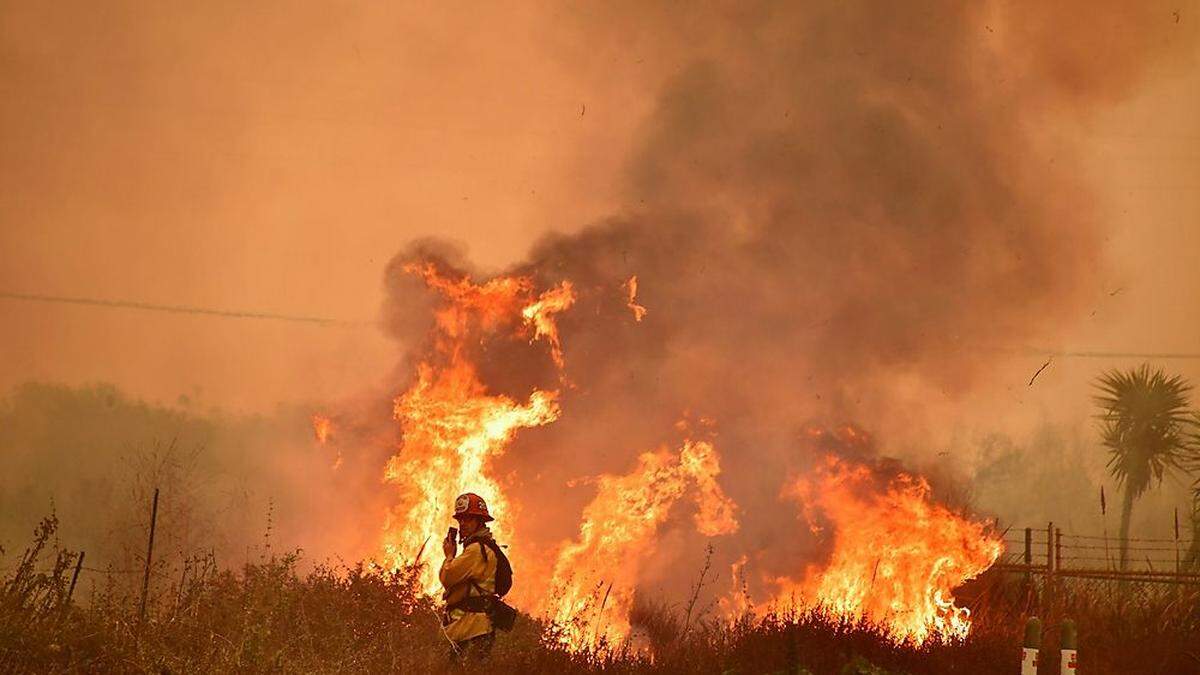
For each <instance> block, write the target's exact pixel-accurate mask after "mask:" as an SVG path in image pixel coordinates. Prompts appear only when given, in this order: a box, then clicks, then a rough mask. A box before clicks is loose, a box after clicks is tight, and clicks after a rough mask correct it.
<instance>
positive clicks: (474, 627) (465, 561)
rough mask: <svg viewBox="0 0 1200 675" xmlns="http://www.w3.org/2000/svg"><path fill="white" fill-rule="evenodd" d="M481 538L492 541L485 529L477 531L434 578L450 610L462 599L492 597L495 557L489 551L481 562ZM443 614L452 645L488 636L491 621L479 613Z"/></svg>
mask: <svg viewBox="0 0 1200 675" xmlns="http://www.w3.org/2000/svg"><path fill="white" fill-rule="evenodd" d="M484 538H486V539H491V538H492V533H491V532H489V531H488V529H487V528H486V527H482V528H480V529H479V531H477V532H476V533H475V534H474V535H472V536H471V538H470V539H468V540H467V541H466V542H465V543H464V544H463V550H462V552H460V553H459V554H458V555H457V556H455V557H453V558H447V559H446V562H444V563H442V569H441V571H440V572H439V573H438V578H439V579H441V581H442V586H443V587H444V588H445V589H446V592H445V593H444V594H443V595H442V599H443V600H445V601H446V606H447V607H452V606H454V605H455V604H456V603H458V602H461V601H462V600H463V599H464V598H468V597H476V596H484V595H493V594H495V592H496V564H497V563H496V556H495V555H493V554H492V553H491V551H489V552H488V554H487V557H486V559H485V557H484V554H483V551H482V550H481V549H482V548H483V544H481V543H479V540H480V539H484ZM477 586H478V588H476V587H477ZM480 589H482V592H481V590H480ZM446 614H447V623H446V636H447V637H449V638H450V639H451V640H454V641H455V642H461V641H463V640H470V639H471V638H473V637H478V636H480V635H486V634H487V633H490V632H492V621H491V619H489V618H488V616H487V614H484V613H483V612H468V611H466V610H463V609H452V610H449V611H448V612H447V613H446Z"/></svg>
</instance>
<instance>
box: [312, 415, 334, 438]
mask: <svg viewBox="0 0 1200 675" xmlns="http://www.w3.org/2000/svg"><path fill="white" fill-rule="evenodd" d="M312 428H313V435H314V436H316V438H317V442H318V443H320V444H321V445H325V444H326V443H328V442H329V435H330V434H331V433H333V420H330V419H329V418H328V417H326V416H324V415H321V414H314V415H313V416H312Z"/></svg>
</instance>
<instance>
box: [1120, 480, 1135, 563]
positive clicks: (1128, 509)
mask: <svg viewBox="0 0 1200 675" xmlns="http://www.w3.org/2000/svg"><path fill="white" fill-rule="evenodd" d="M1132 514H1133V491H1132V490H1130V489H1129V487H1128V485H1127V486H1126V487H1125V497H1124V499H1122V501H1121V534H1120V535H1119V536H1120V538H1121V542H1120V544H1121V567H1120V569H1121V571H1122V572H1124V571H1126V570H1128V569H1129V518H1130V516H1131V515H1132Z"/></svg>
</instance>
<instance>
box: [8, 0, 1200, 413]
mask: <svg viewBox="0 0 1200 675" xmlns="http://www.w3.org/2000/svg"><path fill="white" fill-rule="evenodd" d="M1185 4H1187V3H1185ZM1193 5H1195V6H1197V9H1200V3H1194V2H1193V3H1191V5H1189V7H1191V6H1193ZM1187 18H1188V19H1189V20H1196V13H1195V12H1193V13H1191V14H1188V15H1187ZM588 19H589V17H588V11H587V9H586V6H583V5H579V6H568V5H562V4H558V3H511V4H507V6H504V7H500V6H492V5H485V4H469V5H468V4H457V3H404V4H393V3H386V6H384V5H383V4H381V5H380V6H373V7H358V8H352V7H349V6H346V5H342V4H336V5H335V4H318V3H305V4H303V5H302V6H301V5H283V4H278V5H275V4H271V3H254V4H252V5H246V4H245V3H234V2H213V3H200V4H196V5H192V6H187V5H178V4H173V3H168V4H167V5H146V4H144V3H129V2H110V3H82V2H61V3H17V2H11V3H10V2H4V3H0V73H2V78H0V87H2V88H3V91H2V95H0V131H2V133H3V142H2V143H0V205H2V208H0V292H9V293H33V294H44V295H60V296H80V297H92V298H100V299H108V300H130V301H138V302H145V303H157V304H177V305H189V306H200V307H210V308H219V309H228V310H244V311H263V312H277V313H284V314H298V315H306V316H323V317H330V318H336V319H345V320H350V321H361V322H363V323H362V324H360V325H354V326H349V327H324V326H316V325H309V324H300V323H287V322H279V321H268V320H255V319H231V318H217V317H211V316H193V315H180V314H166V313H155V312H149V311H140V310H132V309H114V308H104V307H94V306H74V305H61V304H46V303H33V302H29V301H21V300H13V299H4V298H0V325H2V326H3V331H2V332H0V389H2V390H7V389H8V388H9V387H10V386H12V385H14V384H17V383H20V382H22V381H25V380H50V381H59V382H66V383H72V384H78V383H85V382H95V381H108V382H113V383H115V384H117V385H119V386H121V387H123V388H125V389H127V390H129V391H130V392H132V393H134V394H136V395H139V396H142V397H145V398H147V399H150V400H156V401H165V402H172V401H175V400H176V399H177V397H178V396H180V395H181V394H186V395H188V396H190V397H192V398H193V399H196V400H198V401H200V402H201V404H204V405H216V406H221V407H224V408H228V409H233V410H239V411H262V410H269V409H271V408H272V407H274V406H275V405H277V404H279V403H281V402H296V401H313V400H322V399H327V398H332V397H340V396H344V395H348V394H351V393H353V392H356V391H359V390H361V389H363V388H364V387H368V386H374V385H377V384H379V383H381V382H383V378H385V377H387V376H388V375H389V374H390V372H391V369H392V368H393V366H394V365H395V361H396V357H397V353H398V351H397V347H396V346H395V345H393V344H391V343H389V342H388V341H387V340H386V339H385V338H384V337H383V336H382V335H381V334H380V333H379V331H378V330H376V329H375V327H374V326H373V325H372V323H371V322H372V321H373V320H374V319H375V317H376V314H377V310H378V307H379V305H380V303H381V301H382V291H381V286H380V280H381V275H382V271H383V265H384V264H385V263H386V262H387V261H388V259H389V258H390V257H391V256H392V255H393V254H395V253H396V252H397V251H398V250H399V249H400V248H402V247H403V246H404V245H405V244H406V243H408V242H409V241H411V240H412V239H414V238H416V237H420V236H424V235H431V234H436V235H441V236H447V237H451V238H455V239H459V240H461V241H463V242H465V243H466V244H467V245H468V246H469V248H470V251H471V252H472V254H473V256H474V258H475V259H476V260H477V261H478V262H480V263H481V264H483V265H485V266H489V267H492V268H500V267H503V266H505V265H507V264H509V263H511V262H513V261H515V260H518V259H519V258H520V257H521V256H522V255H523V253H524V252H525V251H526V249H527V247H528V246H529V245H530V244H531V242H532V241H533V240H534V239H535V238H536V237H538V236H539V235H541V234H543V233H545V232H547V231H549V230H552V229H559V230H568V231H569V230H574V229H577V228H579V227H581V226H583V225H585V224H587V223H589V222H591V221H594V220H596V219H598V218H601V217H603V216H605V215H606V214H608V213H610V212H611V211H612V210H613V209H616V208H619V197H620V192H621V179H622V176H621V170H622V166H623V162H624V160H625V158H626V157H627V155H628V153H629V151H630V149H631V147H632V144H633V142H634V140H633V139H634V137H635V136H636V131H637V130H638V128H639V125H641V124H642V123H643V122H644V121H645V119H646V117H647V115H648V114H649V112H650V110H651V108H652V106H653V102H654V96H655V94H656V92H657V90H658V88H659V86H660V84H661V83H662V81H663V80H664V79H665V78H666V77H668V76H669V75H671V74H672V73H673V72H674V71H675V70H677V69H678V68H679V67H681V64H679V63H674V62H670V61H664V60H661V58H660V57H657V56H656V53H657V52H656V50H654V49H652V48H651V47H652V42H653V38H654V36H647V35H644V34H638V33H636V32H633V31H631V32H630V33H629V34H628V35H626V34H625V33H623V32H622V31H620V30H605V31H598V32H596V33H592V32H590V31H588V30H587V29H586V27H587V25H588ZM1197 120H1200V71H1197V69H1195V68H1191V69H1190V70H1182V71H1181V70H1172V71H1170V72H1161V73H1156V74H1152V76H1151V77H1150V78H1149V79H1148V80H1147V81H1146V82H1145V83H1144V84H1143V86H1141V87H1140V88H1139V89H1138V90H1137V91H1136V93H1135V94H1134V95H1133V96H1132V98H1130V99H1128V100H1125V101H1120V102H1117V103H1116V104H1114V105H1113V106H1112V107H1111V108H1107V109H1103V110H1097V111H1095V112H1094V113H1093V114H1092V115H1090V116H1089V117H1088V118H1087V120H1086V121H1084V122H1083V123H1079V124H1072V125H1071V126H1070V127H1067V128H1062V129H1048V130H1043V131H1041V132H1039V135H1040V136H1045V137H1046V138H1047V139H1049V140H1048V141H1047V142H1050V143H1053V142H1055V139H1064V140H1066V141H1070V142H1071V143H1072V144H1073V143H1075V142H1080V143H1082V147H1083V152H1084V160H1085V168H1086V170H1087V173H1088V175H1087V177H1086V178H1087V180H1088V181H1089V182H1090V183H1091V184H1092V185H1093V187H1094V188H1095V192H1096V195H1097V197H1096V199H1097V209H1098V212H1099V213H1101V214H1103V216H1104V217H1105V218H1106V220H1107V222H1106V225H1105V227H1106V229H1107V230H1108V232H1109V235H1108V237H1107V240H1106V243H1107V247H1108V251H1109V254H1110V258H1111V260H1112V262H1113V264H1114V276H1113V277H1112V278H1111V279H1108V280H1107V282H1106V285H1105V286H1104V287H1102V288H1097V289H1096V302H1095V305H1096V308H1095V313H1094V314H1093V315H1091V316H1089V317H1087V318H1086V319H1085V320H1083V321H1081V323H1080V324H1079V325H1078V326H1077V327H1076V329H1075V330H1074V331H1073V332H1072V334H1071V336H1070V338H1069V339H1068V340H1067V341H1066V343H1064V344H1061V345H1046V346H1045V347H1047V348H1052V349H1066V350H1104V351H1147V352H1200V312H1197V308H1200V271H1198V270H1197V263H1198V262H1200V122H1198V121H1197ZM1050 154H1051V155H1052V154H1053V153H1050ZM651 309H652V308H651ZM568 349H569V346H568ZM1035 360H1036V359H1035ZM1125 363H1128V361H1126V360H1116V361H1111V360H1087V361H1084V360H1081V359H1073V360H1072V359H1061V360H1059V361H1058V362H1056V365H1055V367H1053V368H1050V369H1048V370H1047V371H1046V372H1045V373H1044V374H1043V375H1042V376H1040V377H1041V378H1044V388H1043V389H1040V390H1038V391H1039V392H1044V393H1035V392H1034V391H1031V390H1029V389H1028V388H1024V389H1023V388H1022V387H1016V388H1014V389H1013V391H1014V393H1013V394H1012V396H1013V401H1014V402H1016V403H1021V404H1023V405H1024V404H1026V403H1037V401H1036V400H1035V401H1029V400H1027V399H1031V397H1032V398H1035V399H1036V397H1039V396H1040V397H1042V398H1041V399H1040V400H1041V402H1042V403H1050V402H1052V401H1053V397H1054V396H1056V395H1058V394H1059V393H1061V392H1062V391H1064V390H1070V391H1074V390H1075V389H1077V388H1078V386H1079V383H1080V382H1084V381H1086V380H1087V378H1088V377H1090V375H1091V374H1092V373H1094V371H1095V370H1097V369H1098V368H1100V367H1105V366H1110V365H1121V364H1125ZM1169 363H1170V367H1171V368H1173V369H1175V370H1177V371H1178V372H1182V373H1183V374H1185V375H1187V376H1189V377H1190V378H1191V379H1192V380H1193V381H1197V382H1200V361H1197V360H1182V361H1171V362H1169ZM1037 365H1039V364H1037V363H1034V364H1033V367H1034V368H1036V366H1037ZM1029 374H1031V373H1025V372H1022V373H1015V372H1014V373H1008V374H1004V375H1002V376H1011V378H1012V379H1013V381H1014V383H1016V382H1017V380H1019V379H1020V378H1022V377H1024V378H1026V379H1027V378H1028V375H1029ZM1019 384H1021V385H1023V384H1024V382H1023V381H1022V382H1020V383H1019Z"/></svg>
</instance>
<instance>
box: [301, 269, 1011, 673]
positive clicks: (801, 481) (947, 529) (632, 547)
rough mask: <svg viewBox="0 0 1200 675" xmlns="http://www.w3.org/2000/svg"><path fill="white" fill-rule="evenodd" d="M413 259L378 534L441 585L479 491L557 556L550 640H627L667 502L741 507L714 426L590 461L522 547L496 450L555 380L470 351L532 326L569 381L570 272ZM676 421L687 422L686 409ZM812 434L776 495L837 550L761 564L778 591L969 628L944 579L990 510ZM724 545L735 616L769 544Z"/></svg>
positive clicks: (527, 332)
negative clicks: (584, 478) (545, 528)
mask: <svg viewBox="0 0 1200 675" xmlns="http://www.w3.org/2000/svg"><path fill="white" fill-rule="evenodd" d="M405 270H406V271H407V272H409V273H411V274H414V275H417V276H419V277H420V278H421V279H423V280H424V282H425V284H426V286H427V287H428V288H429V289H431V290H432V291H434V292H436V293H437V294H438V296H439V297H440V303H439V305H438V306H437V308H436V310H435V317H434V318H435V322H434V326H435V330H434V335H433V336H432V340H431V343H430V345H431V347H430V349H429V351H428V353H427V354H426V355H425V357H424V358H423V359H422V360H421V361H420V362H419V363H418V364H417V366H416V372H415V376H414V380H413V383H412V385H411V386H410V387H409V388H408V390H407V391H405V392H404V393H403V394H401V395H400V396H398V397H397V398H396V399H395V402H394V416H395V419H396V420H397V421H398V422H399V424H400V426H401V431H402V432H403V441H402V445H401V447H400V448H399V451H398V452H397V454H396V455H395V456H393V457H392V458H391V459H390V460H389V462H388V464H387V468H386V473H385V478H386V481H387V482H388V483H389V484H390V485H392V486H394V489H395V490H396V502H395V506H394V507H393V508H392V509H391V511H390V513H389V517H388V519H387V522H386V524H385V527H384V535H383V540H382V550H383V554H384V558H385V562H386V563H387V564H390V565H393V566H398V565H401V564H405V563H410V562H413V561H420V562H424V563H429V562H432V563H435V564H426V565H424V567H423V569H422V572H421V573H422V575H423V576H422V582H423V585H424V588H425V589H426V591H427V592H429V593H436V592H437V591H438V590H440V589H439V584H438V580H437V575H436V570H437V565H436V563H438V562H440V556H441V550H440V546H439V545H438V544H439V542H440V538H441V532H442V531H443V530H442V528H444V527H445V526H446V525H447V524H448V523H449V522H450V517H451V515H452V512H451V511H452V507H453V504H454V499H455V497H456V496H457V495H458V494H460V493H462V492H467V491H470V492H476V493H478V494H480V495H481V496H482V497H483V498H484V499H485V500H486V501H487V502H488V504H489V507H490V509H491V511H492V513H493V515H494V516H495V517H496V522H495V523H494V527H493V531H494V532H495V534H496V536H497V538H498V539H499V540H501V541H502V542H504V543H505V544H507V545H509V546H510V549H509V551H510V556H511V557H512V558H513V559H514V566H515V567H517V568H518V569H535V568H539V567H540V568H542V569H544V570H546V571H547V572H550V570H552V575H550V580H549V583H548V584H545V585H538V584H536V582H535V580H534V578H533V577H529V576H527V577H524V579H525V581H524V582H523V583H525V584H527V585H528V588H527V592H525V593H521V594H520V597H521V598H523V599H525V600H526V601H530V602H532V600H533V599H534V598H537V597H539V596H540V601H539V602H538V603H537V605H536V606H530V607H522V608H523V609H526V610H527V611H531V612H533V613H535V614H539V615H541V616H543V617H545V618H547V619H548V620H549V621H550V622H551V624H552V626H553V627H554V629H553V630H552V631H551V632H550V633H549V634H548V636H547V639H548V640H550V641H551V642H553V643H555V644H559V645H562V646H565V647H567V648H569V649H573V650H590V649H603V648H604V647H606V646H612V645H617V644H622V643H624V642H625V640H626V639H627V638H628V637H629V635H630V631H631V624H630V612H631V610H632V608H633V601H634V597H635V594H636V592H637V590H638V585H639V583H641V581H642V579H641V574H642V572H643V571H644V569H645V563H646V562H648V561H650V560H651V559H652V558H653V556H657V555H665V552H663V551H660V550H658V548H657V546H656V543H657V541H658V537H657V535H658V533H659V531H660V529H662V528H663V527H664V525H665V524H666V522H667V520H668V518H669V516H670V514H672V513H675V514H679V513H681V511H680V510H679V508H677V505H679V504H681V500H684V499H688V500H690V502H691V503H690V504H689V506H688V509H689V510H690V512H691V521H692V527H694V530H695V532H696V534H697V535H699V536H701V537H716V536H719V535H728V534H732V533H734V532H736V531H737V530H738V526H739V523H738V519H737V517H736V515H735V514H736V513H737V507H736V505H735V504H734V502H733V501H732V500H731V499H730V498H729V497H728V496H726V494H725V492H724V491H723V490H722V488H721V486H720V484H719V483H718V480H717V478H718V476H719V475H720V473H721V467H720V461H719V458H718V455H717V451H716V449H715V448H714V446H713V445H712V444H711V443H709V442H707V441H692V440H689V441H686V442H684V443H683V444H682V446H681V447H680V448H679V449H678V450H675V451H672V450H670V449H668V448H666V447H663V448H659V449H658V450H655V451H652V452H646V453H643V454H642V455H640V456H639V457H638V458H637V462H636V465H635V466H634V468H633V470H632V471H631V472H630V473H628V474H624V475H603V476H600V477H598V478H597V479H595V481H594V483H595V485H596V495H595V497H594V499H593V500H592V501H591V503H590V504H589V505H588V506H587V507H586V508H585V509H584V510H583V513H582V521H581V524H580V526H579V530H578V535H577V537H576V538H575V539H574V540H572V541H568V542H565V543H563V544H561V545H560V546H559V547H558V549H557V550H556V551H554V550H530V549H536V548H537V547H533V546H527V545H523V542H522V541H521V539H520V537H519V533H517V532H514V531H513V529H512V523H513V521H514V518H513V516H514V515H515V513H514V512H515V510H516V509H518V508H520V506H521V505H520V504H519V503H513V502H511V501H510V495H508V494H506V492H505V490H504V489H503V485H502V484H501V482H500V481H499V480H497V477H496V475H495V473H494V468H493V467H492V461H493V460H494V459H495V458H497V457H499V456H500V455H502V454H503V453H504V452H505V451H506V449H507V447H508V445H509V443H510V442H511V441H512V439H513V437H514V435H515V434H516V433H517V432H518V431H519V430H521V429H525V428H531V427H537V426H541V425H545V424H549V423H550V422H553V421H554V420H556V419H557V418H558V417H559V415H560V414H561V411H560V408H559V391H558V390H557V389H537V388H535V389H533V390H532V391H531V392H530V393H529V395H528V396H527V397H526V398H524V399H523V400H517V399H514V398H511V397H509V396H506V395H503V394H500V393H497V392H494V391H492V390H490V389H489V388H488V386H487V385H486V384H485V383H484V382H483V381H482V379H481V377H480V374H479V369H478V367H477V363H476V361H475V359H477V358H482V356H483V354H485V353H486V342H487V340H488V339H490V338H495V337H499V338H507V337H520V338H524V339H528V340H529V341H531V342H542V343H544V344H545V345H546V347H547V350H548V356H549V359H550V361H552V362H553V364H554V365H555V366H556V368H557V372H558V384H560V385H562V384H564V383H566V378H565V377H564V375H563V372H564V366H565V359H564V354H563V345H562V342H561V340H560V337H559V332H558V326H557V324H556V318H557V316H558V315H559V314H560V313H561V312H564V311H566V310H568V309H569V308H570V307H571V306H572V305H573V304H574V303H575V301H576V296H575V290H574V287H573V286H572V284H571V283H570V282H569V281H563V282H561V283H559V284H558V285H557V286H553V287H551V288H549V289H547V290H545V291H543V292H540V293H539V292H538V291H537V290H536V289H535V286H534V283H533V281H532V280H531V279H529V278H526V277H519V276H502V277H497V278H494V279H491V280H488V281H486V282H482V283H476V282H473V281H472V280H471V279H469V278H467V277H465V276H454V275H449V274H446V273H444V272H442V271H441V270H440V269H439V268H438V267H436V266H435V265H433V264H429V263H421V264H413V265H409V266H407V267H406V268H405ZM623 289H624V291H625V296H624V300H625V304H626V307H628V308H629V309H630V310H631V311H632V313H633V318H634V320H635V321H640V320H641V319H642V318H643V317H644V315H645V311H646V310H645V308H644V307H642V306H641V305H639V304H637V302H636V298H637V278H636V277H631V278H630V279H629V280H628V281H627V282H626V283H625V284H624V285H623ZM481 345H483V347H481ZM701 421H702V422H704V423H705V424H706V425H708V424H711V422H710V421H708V420H701ZM313 430H314V434H315V435H316V436H317V438H318V440H320V441H321V442H325V441H327V440H328V439H329V437H330V434H331V433H332V423H331V422H330V421H329V419H328V418H326V417H324V416H314V418H313ZM680 430H681V431H683V432H684V433H685V434H688V435H690V432H688V431H687V425H686V424H682V426H681V427H680ZM810 436H811V440H812V441H813V442H814V443H818V444H826V447H824V453H825V454H826V455H827V456H826V458H825V459H824V460H822V461H821V462H820V463H818V465H817V466H816V467H815V468H813V469H812V470H810V471H808V472H807V473H805V474H804V475H803V476H801V477H799V478H797V479H794V480H793V481H792V482H791V483H790V484H789V485H788V486H787V487H786V488H785V490H784V492H783V495H782V498H783V499H785V500H794V501H796V502H798V503H799V504H800V506H801V513H802V515H803V516H804V520H805V522H807V523H808V524H809V526H810V528H811V529H812V531H813V532H814V533H815V534H816V535H817V536H818V539H819V540H821V541H823V542H824V543H826V544H827V545H828V548H829V551H828V555H827V556H825V559H824V561H823V562H821V563H815V564H810V565H809V566H808V567H807V568H804V567H801V566H799V565H798V566H797V568H796V573H795V574H794V575H788V576H784V577H780V578H773V579H767V580H766V581H768V582H769V583H770V584H773V585H772V586H771V587H770V588H773V589H774V591H775V592H774V603H771V604H773V605H774V606H780V605H781V604H785V603H788V602H793V601H795V602H801V603H804V604H805V605H806V606H814V605H820V606H822V607H825V608H826V609H827V610H829V611H832V612H834V613H835V614H837V615H839V616H844V617H848V618H865V619H868V620H870V621H873V622H876V623H878V624H880V625H881V626H883V627H884V628H886V629H887V630H888V631H889V632H890V633H891V634H892V635H893V636H894V637H895V638H896V639H897V640H910V641H913V642H916V643H921V642H923V641H925V640H927V639H929V638H930V637H933V636H940V637H959V636H964V635H966V634H967V631H968V630H969V627H970V619H969V615H968V612H967V610H966V609H963V608H960V607H958V606H956V605H955V604H954V598H953V596H952V595H951V591H952V590H953V589H954V588H955V587H957V586H959V585H960V584H962V583H963V582H964V581H966V580H968V579H970V578H972V577H974V576H975V575H978V574H979V573H980V572H982V571H983V570H984V569H986V568H987V567H988V566H990V565H991V564H992V563H993V562H994V561H995V560H996V559H997V557H998V556H999V554H1000V547H1001V544H1000V541H999V539H998V538H997V537H996V536H995V535H994V534H993V533H990V532H989V531H987V530H986V528H985V527H984V526H983V525H982V524H980V523H977V522H974V521H972V520H969V519H968V518H966V517H964V516H962V515H959V514H956V513H954V512H953V511H951V510H950V509H948V508H946V507H944V506H941V505H938V504H937V503H935V502H934V501H933V499H932V497H931V490H930V488H929V485H928V484H927V483H926V482H925V481H924V480H923V479H921V478H919V477H915V476H912V475H909V474H906V473H902V472H898V471H890V472H889V471H881V470H878V469H877V468H873V467H871V466H870V465H868V464H866V463H862V462H856V461H853V460H849V459H847V458H846V456H847V455H852V454H855V453H854V452H848V451H849V450H854V449H855V448H857V450H858V451H861V450H862V449H863V448H868V447H869V443H870V439H869V437H867V436H866V435H864V434H862V433H861V432H859V431H857V430H856V429H853V428H851V427H847V428H844V429H842V430H840V431H839V432H837V433H836V434H833V435H830V434H825V433H824V432H821V431H820V430H815V431H810ZM830 443H832V444H833V445H829V444H830ZM802 534H804V533H803V532H798V533H797V535H802ZM542 548H545V547H542ZM732 553H733V554H734V555H738V554H740V557H738V558H737V561H736V562H735V563H734V564H733V566H732V568H731V570H730V571H731V574H732V577H733V588H732V589H731V592H730V594H729V596H728V597H726V598H722V599H720V600H721V606H722V607H724V608H725V610H726V611H727V612H729V613H731V614H734V613H736V614H741V613H745V612H748V611H751V608H752V603H751V596H752V592H751V589H750V584H749V582H748V576H747V571H748V570H750V571H752V570H753V560H754V559H757V557H758V556H759V555H760V554H763V553H764V552H762V551H759V552H755V553H754V554H753V555H754V556H755V557H754V558H748V556H747V553H748V552H743V551H737V550H736V549H735V550H733V551H732ZM552 561H553V562H552ZM534 585H537V586H538V588H537V589H534V588H533V586H534ZM546 588H548V592H545V593H539V591H541V590H543V589H546Z"/></svg>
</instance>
